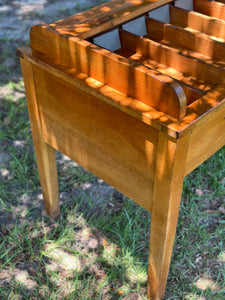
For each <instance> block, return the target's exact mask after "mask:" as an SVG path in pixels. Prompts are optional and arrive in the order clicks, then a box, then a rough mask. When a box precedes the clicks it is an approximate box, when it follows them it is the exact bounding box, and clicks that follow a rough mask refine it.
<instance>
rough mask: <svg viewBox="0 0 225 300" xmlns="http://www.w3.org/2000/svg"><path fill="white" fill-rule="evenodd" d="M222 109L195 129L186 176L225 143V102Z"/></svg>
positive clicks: (188, 156)
mask: <svg viewBox="0 0 225 300" xmlns="http://www.w3.org/2000/svg"><path fill="white" fill-rule="evenodd" d="M220 105H221V107H222V108H221V109H219V110H217V111H216V113H215V114H214V115H213V116H212V117H210V118H208V119H206V120H205V121H204V122H202V123H200V124H199V125H198V126H196V127H195V128H194V129H193V132H192V135H191V139H190V147H189V152H188V155H187V162H186V170H185V176H186V175H187V174H189V173H190V172H191V171H192V170H194V169H195V168H197V167H198V166H199V165H200V164H202V163H203V162H204V161H205V160H206V159H208V158H209V157H210V156H211V155H213V154H214V153H215V152H216V151H218V150H219V149H220V148H221V147H223V146H224V145H225V102H224V103H222V104H220Z"/></svg>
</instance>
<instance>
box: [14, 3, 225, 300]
mask: <svg viewBox="0 0 225 300" xmlns="http://www.w3.org/2000/svg"><path fill="white" fill-rule="evenodd" d="M30 42H31V45H30V46H25V47H21V48H20V49H19V50H18V54H19V56H20V59H21V66H22V71H23V77H24V82H25V88H26V95H27V103H28V109H29V115H30V121H31V127H32V133H33V141H34V147H35V152H36V157H37V164H38V170H39V174H40V181H41V186H42V190H43V195H44V203H45V208H46V211H47V213H48V214H49V215H50V216H51V217H57V216H58V215H59V200H58V184H57V174H56V160H55V149H57V150H58V151H60V152H62V153H64V154H66V155H67V156H69V157H70V158H71V159H73V160H75V161H76V162H78V163H79V164H80V165H81V166H83V167H84V168H86V169H88V170H89V171H91V172H93V173H94V174H96V175H97V176H99V177H101V178H102V179H104V180H105V181H106V182H107V183H109V184H110V185H112V186H114V187H115V188H116V189H118V190H119V191H121V192H122V193H124V194H125V195H127V196H128V197H130V198H131V199H133V200H134V201H135V202H136V203H138V204H139V205H141V206H142V207H144V208H145V209H146V210H148V211H149V212H151V215H152V217H151V231H150V254H149V270H148V274H149V276H148V297H149V298H150V297H151V299H154V300H156V299H161V298H162V297H163V295H164V290H165V286H166V281H167V275H168V270H169V265H170V259H171V253H172V248H173V243H174V236H175V231H176V226H177V219H178V213H179V206H180V199H181V193H182V185H183V179H184V177H185V176H186V175H187V174H189V173H190V172H191V171H192V170H194V169H195V168H196V167H198V166H199V165H200V164H201V163H202V162H203V161H205V160H206V159H207V158H208V157H210V156H211V155H212V154H213V153H215V152H216V151H217V150H219V149H220V148H221V147H223V146H224V144H225V76H224V74H225V2H224V1H207V0H196V1H189V0H185V1H184V0H178V1H170V0H158V1H156V0H155V1H154V0H151V1H150V0H149V1H148V0H143V1H135V0H114V1H110V2H108V3H106V4H103V5H101V6H98V7H96V8H93V9H90V10H88V11H86V12H82V13H79V14H77V15H74V16H72V17H69V18H67V19H64V20H60V21H58V22H55V23H53V24H50V25H47V24H40V25H37V26H34V27H33V28H32V29H31V34H30Z"/></svg>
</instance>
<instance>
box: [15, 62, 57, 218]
mask: <svg viewBox="0 0 225 300" xmlns="http://www.w3.org/2000/svg"><path fill="white" fill-rule="evenodd" d="M20 62H21V67H22V72H23V78H24V83H25V89H26V96H27V106H28V111H29V117H30V123H31V129H32V135H33V143H34V150H35V154H36V159H37V165H38V171H39V176H40V182H41V187H42V192H43V196H44V205H45V209H46V212H47V213H48V215H49V216H50V217H52V218H56V217H57V216H58V215H59V213H60V209H59V195H58V180H57V168H56V157H55V150H54V149H53V148H52V147H51V146H49V145H48V144H46V143H45V142H44V139H43V135H42V130H41V122H40V116H39V111H38V105H37V98H36V93H35V83H34V77H33V70H32V65H31V63H29V62H28V61H26V60H25V59H23V58H21V59H20Z"/></svg>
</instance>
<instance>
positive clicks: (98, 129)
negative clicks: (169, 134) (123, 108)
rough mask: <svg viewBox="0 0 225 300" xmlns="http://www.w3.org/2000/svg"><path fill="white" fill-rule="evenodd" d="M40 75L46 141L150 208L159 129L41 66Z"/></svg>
mask: <svg viewBox="0 0 225 300" xmlns="http://www.w3.org/2000/svg"><path fill="white" fill-rule="evenodd" d="M35 74H36V82H37V84H36V85H37V97H38V101H39V109H40V114H41V120H42V125H43V135H44V139H45V141H46V142H47V143H49V144H51V145H52V146H53V147H54V148H56V149H59V150H60V151H61V152H63V153H65V154H66V155H68V156H69V157H71V158H73V159H74V160H75V161H77V162H78V163H79V164H81V165H82V166H83V167H85V168H86V169H88V170H90V171H91V172H93V173H95V174H96V175H97V176H99V177H101V178H103V179H104V180H105V181H106V182H108V183H110V184H112V185H113V186H115V187H118V188H120V189H122V191H123V193H124V194H126V195H128V196H129V197H132V199H134V200H135V201H136V202H137V203H138V204H140V205H141V206H143V207H145V208H146V209H147V210H149V211H150V210H151V199H152V187H153V179H154V168H155V156H156V145H157V139H158V133H157V131H156V130H155V129H153V128H151V127H149V126H147V125H145V124H143V123H142V122H140V121H139V120H136V119H134V118H132V117H130V116H128V115H127V114H125V113H123V112H118V111H116V109H115V108H113V107H110V106H109V105H106V104H104V103H102V101H100V100H99V99H97V98H94V97H92V96H91V95H88V94H86V93H84V92H81V91H80V90H77V89H75V88H74V87H73V86H71V85H68V84H65V82H63V81H62V80H60V79H56V78H55V77H53V76H51V75H49V74H48V73H46V72H45V71H43V70H41V69H39V68H37V67H35ZM53 84H54V86H55V88H54V90H52V89H51V87H52V85H53ZM71 99H73V100H72V101H71ZM96 108H97V109H96ZM106 170H107V171H106ZM134 186H135V189H134V188H133V187H134ZM141 191H142V192H141ZM140 194H141V195H140Z"/></svg>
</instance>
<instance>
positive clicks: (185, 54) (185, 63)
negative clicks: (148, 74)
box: [88, 4, 225, 105]
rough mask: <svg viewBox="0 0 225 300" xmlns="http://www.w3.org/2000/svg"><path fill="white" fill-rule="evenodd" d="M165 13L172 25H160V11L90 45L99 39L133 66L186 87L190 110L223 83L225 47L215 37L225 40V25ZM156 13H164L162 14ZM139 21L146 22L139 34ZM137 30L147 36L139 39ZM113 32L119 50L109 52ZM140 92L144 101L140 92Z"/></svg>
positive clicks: (171, 10) (192, 14)
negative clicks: (194, 103) (201, 98)
mask: <svg viewBox="0 0 225 300" xmlns="http://www.w3.org/2000/svg"><path fill="white" fill-rule="evenodd" d="M164 8H165V9H164V11H165V10H168V13H169V15H168V16H166V17H165V18H166V19H167V21H168V19H169V21H170V23H168V22H163V21H161V20H162V18H163V17H162V14H161V11H162V9H161V8H157V9H156V10H155V11H156V14H155V13H154V14H153V15H156V19H155V18H151V17H149V15H145V16H144V17H143V16H142V17H139V18H137V19H135V20H134V21H133V22H134V24H133V28H132V22H130V23H129V26H127V25H126V24H122V25H121V26H118V27H116V28H114V29H113V30H111V31H109V32H108V34H109V37H107V34H106V33H107V32H104V34H103V38H102V40H101V39H99V38H98V37H99V35H98V36H97V38H96V36H94V37H89V39H88V40H89V41H91V42H92V43H95V41H98V40H100V41H101V42H100V44H99V45H101V46H102V47H103V48H108V50H112V52H114V53H116V54H118V55H119V56H121V57H123V58H128V59H129V61H130V63H134V62H135V63H139V64H140V65H143V66H144V67H147V68H149V70H154V71H157V72H159V73H161V74H164V75H166V76H168V77H170V78H172V79H173V80H174V81H175V82H177V83H178V84H179V85H180V86H181V87H182V89H183V91H184V93H185V96H186V98H187V105H190V104H191V103H193V102H194V101H195V100H197V99H199V98H200V97H201V96H203V95H204V94H205V93H207V92H209V91H210V90H211V89H213V88H215V87H216V86H218V85H219V84H221V83H222V82H223V81H224V78H225V71H224V68H223V67H224V66H225V43H223V42H221V41H218V40H217V39H216V38H215V37H218V38H219V39H222V40H223V41H224V39H223V38H224V36H225V22H224V21H221V20H217V19H215V18H212V17H208V16H205V15H202V14H200V13H196V12H193V11H188V10H185V9H182V8H179V7H175V6H173V5H169V4H167V5H165V6H164ZM160 10H161V11H160ZM157 11H160V13H159V14H158V15H157ZM151 15H152V12H151ZM164 15H165V12H164ZM157 16H158V19H157ZM143 18H144V19H145V21H143ZM159 19H160V20H159ZM138 21H139V22H140V23H142V25H140V27H141V26H142V27H143V26H145V27H146V28H140V29H137V28H136V27H138V26H137V24H138ZM143 22H145V24H144V25H143ZM212 25H214V26H212ZM124 28H125V29H127V28H128V29H129V28H131V30H130V32H129V31H127V30H125V29H124ZM138 31H140V32H143V34H142V35H138V34H135V33H136V32H138ZM112 32H113V35H114V38H115V37H116V38H117V39H118V41H117V43H116V44H115V46H114V48H115V49H110V46H109V44H108V41H109V39H110V37H111V36H110V34H112ZM134 32H135V33H134ZM104 39H105V44H104ZM102 43H103V44H102ZM97 44H98V42H97ZM112 47H113V46H112ZM120 59H122V58H120ZM131 90H132V89H131ZM138 93H140V94H141V95H142V96H143V94H142V93H141V88H140V89H139V90H138ZM135 96H137V95H136V94H135ZM142 96H141V97H142Z"/></svg>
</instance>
